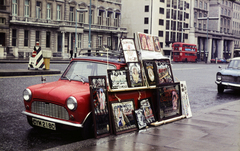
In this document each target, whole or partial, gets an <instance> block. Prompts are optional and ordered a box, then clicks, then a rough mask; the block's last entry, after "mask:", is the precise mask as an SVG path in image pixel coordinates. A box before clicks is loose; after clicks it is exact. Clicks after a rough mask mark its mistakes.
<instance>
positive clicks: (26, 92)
mask: <svg viewBox="0 0 240 151" xmlns="http://www.w3.org/2000/svg"><path fill="white" fill-rule="evenodd" d="M23 99H24V100H25V101H30V100H31V99H32V92H31V90H30V89H25V90H24V91H23Z"/></svg>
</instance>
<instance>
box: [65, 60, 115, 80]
mask: <svg viewBox="0 0 240 151" xmlns="http://www.w3.org/2000/svg"><path fill="white" fill-rule="evenodd" d="M107 69H116V66H114V65H111V64H109V65H108V66H107V64H105V63H99V62H90V61H76V62H72V63H71V65H70V66H69V68H68V69H67V70H66V71H65V73H64V74H63V76H62V78H67V79H69V80H78V81H84V82H88V76H100V75H106V76H107Z"/></svg>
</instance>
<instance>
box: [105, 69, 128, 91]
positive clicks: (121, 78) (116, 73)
mask: <svg viewBox="0 0 240 151" xmlns="http://www.w3.org/2000/svg"><path fill="white" fill-rule="evenodd" d="M107 72H108V79H109V85H110V88H111V89H124V88H128V87H129V74H128V71H127V70H124V69H122V70H121V69H119V70H116V69H108V70H107Z"/></svg>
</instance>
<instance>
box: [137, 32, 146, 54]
mask: <svg viewBox="0 0 240 151" xmlns="http://www.w3.org/2000/svg"><path fill="white" fill-rule="evenodd" d="M138 38H139V43H140V46H141V49H142V50H148V46H147V37H146V34H144V33H138Z"/></svg>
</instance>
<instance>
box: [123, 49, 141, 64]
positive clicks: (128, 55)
mask: <svg viewBox="0 0 240 151" xmlns="http://www.w3.org/2000/svg"><path fill="white" fill-rule="evenodd" d="M123 54H124V58H125V61H126V62H138V55H137V51H136V50H124V51H123Z"/></svg>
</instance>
